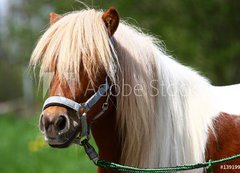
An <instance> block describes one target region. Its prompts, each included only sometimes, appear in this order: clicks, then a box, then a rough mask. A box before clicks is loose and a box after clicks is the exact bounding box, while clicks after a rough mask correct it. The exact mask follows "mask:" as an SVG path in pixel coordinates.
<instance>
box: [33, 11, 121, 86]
mask: <svg viewBox="0 0 240 173" xmlns="http://www.w3.org/2000/svg"><path fill="white" fill-rule="evenodd" d="M101 16H102V12H101V11H96V10H81V11H75V12H71V13H68V14H66V15H65V16H64V17H63V18H61V19H60V20H59V21H57V22H56V23H55V24H53V25H52V26H50V27H49V28H48V29H47V31H46V32H45V33H44V34H43V35H42V37H41V38H40V40H39V42H38V43H37V45H36V48H35V49H34V51H33V53H32V56H31V60H30V65H32V66H33V67H34V68H36V67H38V66H39V67H40V74H39V76H40V78H43V76H44V75H45V74H46V72H47V73H49V72H54V73H55V72H57V73H58V76H59V78H60V80H66V77H67V76H69V75H68V73H70V74H71V75H70V76H72V74H75V80H76V81H77V82H80V76H79V74H80V71H81V70H85V72H86V73H87V75H88V77H89V79H90V82H92V83H93V82H94V81H95V78H96V76H98V75H97V73H98V72H99V71H100V70H104V71H106V73H107V75H108V76H109V77H110V78H111V79H112V80H113V82H115V81H114V80H115V71H116V64H117V63H116V60H117V59H116V58H114V57H116V56H113V54H115V52H114V49H112V48H113V45H112V43H111V42H110V41H109V36H108V34H107V31H106V28H105V25H104V22H103V21H102V19H101ZM115 55H116V54H115ZM81 67H83V68H84V69H81Z"/></svg>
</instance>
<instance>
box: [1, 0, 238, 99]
mask: <svg viewBox="0 0 240 173" xmlns="http://www.w3.org/2000/svg"><path fill="white" fill-rule="evenodd" d="M9 2H10V3H11V4H10V9H9V15H8V17H7V23H6V28H7V29H5V30H4V31H5V32H4V33H1V35H2V36H3V37H0V41H1V43H0V50H1V53H0V83H1V86H0V101H1V100H6V99H11V98H14V97H17V96H21V95H22V94H23V93H22V81H23V80H22V77H23V76H24V75H25V71H24V70H23V69H26V67H27V64H28V60H29V58H30V54H31V51H32V50H33V48H34V45H35V43H36V41H37V38H38V37H39V36H40V35H41V34H42V33H43V32H44V30H45V29H46V28H47V27H48V25H49V24H48V20H49V17H48V14H49V13H50V12H52V11H55V12H57V13H60V14H63V13H66V12H68V11H72V10H80V9H82V8H84V6H83V5H82V4H81V3H79V2H76V1H69V0H52V1H49V0H42V1H36V0H21V1H20V0H19V1H17V2H16V1H15V2H14V1H13V0H12V1H9ZM83 2H85V3H86V4H87V5H88V6H89V7H92V8H97V9H107V8H109V7H110V6H115V7H116V8H117V9H118V11H119V13H120V15H121V17H122V19H124V20H126V21H128V22H130V23H132V24H134V25H136V26H138V27H140V28H143V30H144V31H145V32H147V33H150V34H153V35H155V36H156V37H157V38H159V39H161V40H162V41H163V42H164V43H165V45H166V48H167V49H168V53H169V54H171V55H173V57H176V59H178V60H179V61H180V62H181V63H184V64H186V65H189V66H193V67H194V68H195V69H197V70H199V71H201V72H202V73H203V74H204V75H205V76H207V77H209V78H210V79H211V80H212V81H213V84H217V85H222V84H225V85H226V84H233V83H239V82H240V68H239V66H240V32H239V31H240V16H239V14H238V13H239V9H240V1H237V0H232V1H228V0H221V1H220V0H212V1H201V0H195V1H189V0H182V1H178V0H171V1H169V0H161V1H156V0H148V1H145V0H129V1H119V0H111V1H107V0H92V1H89V0H85V1H83ZM22 73H23V75H22ZM6 91H8V92H6Z"/></svg>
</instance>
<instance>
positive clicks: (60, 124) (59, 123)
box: [56, 115, 67, 131]
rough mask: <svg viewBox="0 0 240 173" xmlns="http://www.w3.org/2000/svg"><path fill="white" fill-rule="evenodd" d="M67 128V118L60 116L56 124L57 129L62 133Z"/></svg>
mask: <svg viewBox="0 0 240 173" xmlns="http://www.w3.org/2000/svg"><path fill="white" fill-rule="evenodd" d="M66 126H67V118H66V117H65V116H62V115H61V116H59V117H58V119H57V122H56V128H57V129H58V130H59V131H61V130H63V129H65V128H66Z"/></svg>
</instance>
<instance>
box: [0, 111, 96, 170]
mask: <svg viewBox="0 0 240 173" xmlns="http://www.w3.org/2000/svg"><path fill="white" fill-rule="evenodd" d="M37 124H38V120H37V117H35V118H30V119H29V118H22V117H17V116H11V115H4V116H0V172H1V173H54V172H56V173H89V172H90V173H92V172H96V167H95V166H94V165H93V163H92V162H91V161H90V160H89V159H88V158H87V156H86V155H85V153H84V151H83V149H82V148H80V147H79V146H74V145H73V146H71V147H70V148H67V149H54V148H50V147H49V146H48V145H46V144H45V142H43V140H42V137H40V133H39V130H38V127H37Z"/></svg>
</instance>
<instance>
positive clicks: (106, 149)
mask: <svg viewBox="0 0 240 173" xmlns="http://www.w3.org/2000/svg"><path fill="white" fill-rule="evenodd" d="M109 103H110V105H109V109H108V110H107V112H105V114H103V115H102V116H101V117H100V118H99V119H98V120H97V121H96V122H95V123H94V124H93V125H92V134H93V137H94V139H95V142H96V144H97V146H98V152H99V159H102V160H107V161H111V162H115V163H119V160H120V156H121V142H120V137H119V135H118V134H119V133H118V130H117V128H116V110H115V109H114V104H113V103H112V102H111V101H110V102H109ZM98 172H99V173H100V172H106V171H105V170H104V169H101V168H98ZM112 172H114V171H112Z"/></svg>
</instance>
